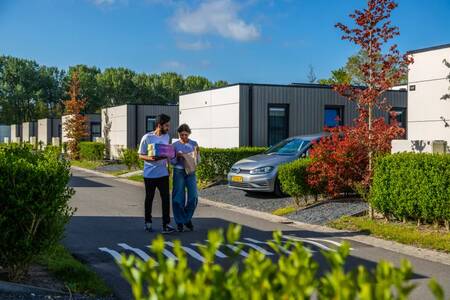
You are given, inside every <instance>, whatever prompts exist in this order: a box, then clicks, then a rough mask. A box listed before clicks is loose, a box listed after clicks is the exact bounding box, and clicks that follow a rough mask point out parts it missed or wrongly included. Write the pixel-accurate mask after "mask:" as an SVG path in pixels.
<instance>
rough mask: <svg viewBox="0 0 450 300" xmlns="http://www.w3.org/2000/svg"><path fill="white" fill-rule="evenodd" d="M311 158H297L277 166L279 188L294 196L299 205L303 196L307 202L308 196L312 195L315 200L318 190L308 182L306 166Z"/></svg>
mask: <svg viewBox="0 0 450 300" xmlns="http://www.w3.org/2000/svg"><path fill="white" fill-rule="evenodd" d="M310 164H311V160H310V159H307V158H303V159H297V160H294V161H293V162H290V163H287V164H284V165H281V166H280V167H279V168H278V179H279V180H280V184H281V190H282V191H283V192H284V193H286V194H288V195H289V196H291V197H293V198H294V201H295V204H296V205H297V206H299V205H300V199H301V198H303V199H304V201H305V204H307V203H308V196H314V197H315V199H316V200H317V196H318V194H319V193H318V191H317V189H315V188H312V187H311V186H310V185H309V184H308V167H309V166H310Z"/></svg>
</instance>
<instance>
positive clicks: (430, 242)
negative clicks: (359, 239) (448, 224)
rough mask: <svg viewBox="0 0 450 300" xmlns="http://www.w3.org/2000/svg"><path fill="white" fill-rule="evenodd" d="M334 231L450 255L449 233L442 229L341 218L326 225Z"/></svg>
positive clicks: (357, 218)
mask: <svg viewBox="0 0 450 300" xmlns="http://www.w3.org/2000/svg"><path fill="white" fill-rule="evenodd" d="M328 225H329V226H331V227H333V228H336V229H345V230H352V231H362V232H364V233H368V234H370V235H373V236H376V237H379V238H382V239H386V240H392V241H396V242H399V243H402V244H406V245H411V246H416V247H421V248H428V249H433V250H439V251H443V252H446V253H450V232H448V231H446V230H445V229H443V228H440V229H436V228H434V227H433V226H421V227H417V225H415V224H412V223H400V222H386V221H385V220H384V219H375V220H371V219H370V218H369V217H367V216H363V217H342V218H340V219H338V220H335V221H332V222H330V223H328Z"/></svg>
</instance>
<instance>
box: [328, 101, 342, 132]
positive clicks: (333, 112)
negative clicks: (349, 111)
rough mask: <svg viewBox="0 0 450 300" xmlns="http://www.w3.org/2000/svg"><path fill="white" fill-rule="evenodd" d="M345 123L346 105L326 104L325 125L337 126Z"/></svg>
mask: <svg viewBox="0 0 450 300" xmlns="http://www.w3.org/2000/svg"><path fill="white" fill-rule="evenodd" d="M342 125H344V106H340V105H325V114H324V126H325V127H336V126H342Z"/></svg>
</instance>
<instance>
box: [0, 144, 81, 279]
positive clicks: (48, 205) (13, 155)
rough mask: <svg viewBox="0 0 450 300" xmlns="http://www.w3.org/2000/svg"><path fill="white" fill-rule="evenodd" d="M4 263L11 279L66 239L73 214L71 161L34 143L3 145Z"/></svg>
mask: <svg viewBox="0 0 450 300" xmlns="http://www.w3.org/2000/svg"><path fill="white" fill-rule="evenodd" d="M0 174H1V176H0V228H1V230H0V241H1V242H0V266H2V267H4V268H5V269H6V270H7V272H8V275H9V277H10V279H11V280H17V279H20V278H21V277H22V276H23V275H24V274H25V273H26V271H27V268H28V266H29V265H30V263H31V262H32V261H33V260H34V259H35V258H36V257H37V256H39V255H40V254H42V253H43V252H45V251H46V250H47V249H49V248H50V247H51V246H53V245H55V244H56V243H57V242H59V240H60V239H61V236H62V234H63V232H64V226H65V224H66V223H67V222H68V220H69V217H70V216H71V215H72V212H73V210H72V209H71V208H70V207H69V199H70V197H71V196H72V194H73V190H72V189H71V188H70V187H68V186H67V184H68V182H69V178H70V167H69V164H68V162H66V161H65V160H60V159H58V158H57V156H55V155H53V154H52V153H50V152H48V153H46V152H42V151H34V150H31V149H30V148H29V147H22V146H9V147H2V148H1V149H0Z"/></svg>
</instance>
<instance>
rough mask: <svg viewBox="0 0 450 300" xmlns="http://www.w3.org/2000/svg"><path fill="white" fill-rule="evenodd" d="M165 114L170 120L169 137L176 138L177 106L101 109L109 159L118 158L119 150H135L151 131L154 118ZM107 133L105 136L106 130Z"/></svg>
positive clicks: (153, 125)
mask: <svg viewBox="0 0 450 300" xmlns="http://www.w3.org/2000/svg"><path fill="white" fill-rule="evenodd" d="M159 114H166V115H168V116H170V118H171V122H170V123H171V127H170V128H171V129H170V132H169V134H170V136H171V137H172V138H176V137H177V127H178V115H179V112H178V105H148V104H147V105H144V104H142V105H138V104H127V105H121V106H115V107H109V108H104V109H102V113H101V117H102V128H103V129H104V130H102V138H104V139H105V140H106V139H109V145H110V155H111V157H110V158H111V159H117V158H119V157H120V150H121V149H125V148H128V149H136V148H137V147H138V146H139V143H140V140H141V138H142V136H143V135H144V134H145V133H147V132H150V131H153V130H154V128H155V124H156V116H158V115H159ZM108 127H109V132H108V133H107V135H108V136H106V134H105V133H106V132H105V130H106V128H108Z"/></svg>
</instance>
